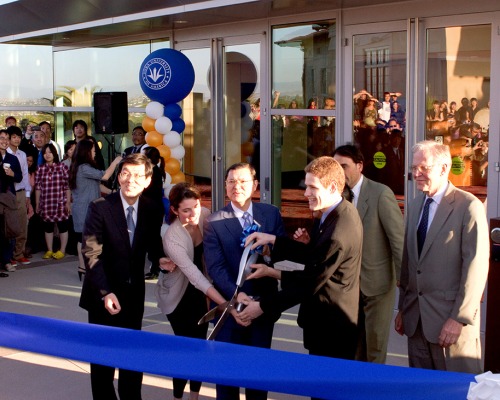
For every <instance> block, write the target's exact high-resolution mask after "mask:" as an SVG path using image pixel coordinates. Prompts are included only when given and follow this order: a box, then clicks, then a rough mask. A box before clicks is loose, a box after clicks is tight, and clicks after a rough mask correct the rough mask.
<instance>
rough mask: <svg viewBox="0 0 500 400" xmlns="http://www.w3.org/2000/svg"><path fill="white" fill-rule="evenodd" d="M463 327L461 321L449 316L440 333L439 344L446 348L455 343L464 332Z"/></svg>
mask: <svg viewBox="0 0 500 400" xmlns="http://www.w3.org/2000/svg"><path fill="white" fill-rule="evenodd" d="M463 327H464V326H463V324H462V323H461V322H458V321H455V320H454V319H451V318H448V319H447V320H446V322H445V323H444V325H443V328H442V329H441V333H440V334H439V345H440V346H441V347H444V348H446V347H450V346H451V345H452V344H455V343H456V342H457V340H458V338H459V337H460V334H461V333H462V328H463Z"/></svg>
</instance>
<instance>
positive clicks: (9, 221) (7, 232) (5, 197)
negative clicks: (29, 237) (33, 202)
mask: <svg viewBox="0 0 500 400" xmlns="http://www.w3.org/2000/svg"><path fill="white" fill-rule="evenodd" d="M0 230H1V233H2V235H3V236H4V237H5V238H7V239H15V238H16V237H17V236H19V235H20V234H21V231H22V229H21V224H20V222H19V218H18V216H17V201H16V196H15V195H14V194H13V193H11V192H6V193H0Z"/></svg>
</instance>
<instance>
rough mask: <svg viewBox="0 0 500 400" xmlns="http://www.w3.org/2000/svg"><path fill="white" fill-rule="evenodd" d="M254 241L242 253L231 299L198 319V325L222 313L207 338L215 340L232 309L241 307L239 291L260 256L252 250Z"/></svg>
mask: <svg viewBox="0 0 500 400" xmlns="http://www.w3.org/2000/svg"><path fill="white" fill-rule="evenodd" d="M253 243H254V241H252V242H251V243H249V244H248V245H247V246H246V247H245V250H243V254H242V255H241V260H240V268H239V271H238V279H237V280H236V290H235V291H234V294H233V297H231V300H229V301H226V302H225V303H222V304H219V305H218V306H217V307H214V308H212V309H211V310H210V311H209V312H207V313H206V314H205V315H204V316H203V317H202V318H201V319H200V320H199V321H198V325H201V324H204V323H206V322H209V321H211V320H213V319H214V318H216V317H217V316H218V315H220V318H219V320H218V321H217V324H215V327H214V329H213V331H212V332H211V333H210V335H209V336H208V339H207V340H214V339H215V337H216V336H217V334H218V333H219V331H220V330H221V328H222V326H223V325H224V322H225V321H226V319H227V317H228V316H229V314H230V313H231V310H232V309H233V308H236V310H238V309H239V307H240V303H238V293H239V291H240V289H241V287H242V286H243V284H244V283H245V280H246V278H247V276H248V275H250V273H251V272H252V268H251V267H250V266H251V265H252V264H255V262H256V261H257V257H258V256H259V254H258V253H257V252H256V251H251V250H250V248H251V247H252V244H253Z"/></svg>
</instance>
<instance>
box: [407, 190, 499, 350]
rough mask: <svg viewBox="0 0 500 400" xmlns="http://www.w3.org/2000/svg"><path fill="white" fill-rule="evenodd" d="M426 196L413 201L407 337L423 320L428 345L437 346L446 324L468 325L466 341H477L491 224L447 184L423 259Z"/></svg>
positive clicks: (409, 225) (409, 230)
mask: <svg viewBox="0 0 500 400" xmlns="http://www.w3.org/2000/svg"><path fill="white" fill-rule="evenodd" d="M424 199H425V195H424V194H423V193H422V194H420V195H418V196H417V197H416V198H415V200H413V201H412V202H411V204H410V206H409V210H408V222H407V226H406V233H405V246H404V252H403V263H402V266H401V287H400V298H399V310H400V311H401V312H402V316H403V326H404V331H405V334H406V335H407V336H408V337H411V336H413V334H414V333H415V329H416V327H417V324H418V321H419V319H421V321H422V329H423V333H424V335H425V337H426V339H427V340H428V341H429V342H431V343H439V333H440V332H441V328H442V327H443V324H444V323H445V322H446V320H447V319H448V318H452V319H454V320H456V321H458V322H462V323H463V324H467V326H465V327H464V329H463V330H462V335H471V337H478V335H479V325H480V324H479V316H480V312H479V307H480V302H481V296H482V294H483V290H484V286H485V283H486V277H487V274H488V262H489V238H488V224H487V220H486V213H485V210H484V206H483V204H482V203H481V201H479V200H478V199H477V198H476V197H475V196H473V195H472V194H470V193H467V192H464V191H463V190H460V189H457V188H456V187H455V186H453V184H451V183H448V188H447V190H446V192H445V195H444V197H443V200H442V201H441V203H440V204H439V206H438V208H437V210H436V214H435V216H434V219H433V221H432V223H431V225H430V227H429V230H428V232H427V236H426V239H425V243H424V247H423V249H422V253H421V255H420V257H419V256H418V250H417V225H418V222H419V218H420V213H421V210H422V207H423V203H424Z"/></svg>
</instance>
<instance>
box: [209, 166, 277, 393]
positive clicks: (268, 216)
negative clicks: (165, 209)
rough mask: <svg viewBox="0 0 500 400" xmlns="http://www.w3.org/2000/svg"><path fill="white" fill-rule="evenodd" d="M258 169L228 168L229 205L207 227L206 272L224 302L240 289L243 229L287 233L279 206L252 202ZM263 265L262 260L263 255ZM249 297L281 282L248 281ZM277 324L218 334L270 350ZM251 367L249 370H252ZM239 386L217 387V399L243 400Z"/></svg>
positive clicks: (228, 327)
mask: <svg viewBox="0 0 500 400" xmlns="http://www.w3.org/2000/svg"><path fill="white" fill-rule="evenodd" d="M255 175H256V174H255V169H254V168H253V166H251V165H250V164H247V163H238V164H234V165H232V166H230V167H229V168H228V170H227V172H226V194H227V197H228V198H229V200H230V203H229V204H228V205H227V206H226V207H224V208H222V209H221V210H219V211H217V212H215V213H214V214H212V215H211V216H210V217H209V218H208V222H206V223H205V226H204V235H203V248H204V254H205V264H206V267H207V271H208V274H209V275H210V277H211V278H212V280H213V283H214V286H215V288H216V289H217V290H218V291H219V292H220V293H222V295H223V296H224V297H225V298H226V299H230V298H231V297H232V296H233V294H234V292H235V290H236V281H237V279H238V271H239V265H240V259H241V256H242V254H243V250H244V249H243V247H242V246H241V243H242V240H243V241H244V239H245V236H244V228H247V229H248V228H249V227H251V226H252V225H253V224H255V225H256V226H259V227H260V231H261V232H266V233H270V234H273V235H277V236H283V235H284V234H285V230H284V228H283V221H282V219H281V215H280V212H279V210H278V208H277V207H275V206H273V205H270V204H264V203H257V202H253V201H252V195H253V194H254V193H255V191H256V190H257V185H258V181H257V179H256V176H255ZM259 258H260V259H261V261H260V262H262V257H259ZM242 291H244V292H245V293H246V294H248V295H249V296H254V297H257V296H262V295H264V294H266V295H267V294H271V293H276V292H277V291H278V281H277V280H276V279H272V278H265V279H261V280H255V281H247V282H245V284H244V285H243V287H242ZM273 328H274V320H271V319H265V318H260V319H257V320H255V321H253V322H252V324H251V325H250V326H247V327H244V326H240V325H238V324H237V323H236V321H235V320H234V319H233V318H228V319H227V320H226V321H225V323H224V325H223V326H222V329H221V330H220V332H219V333H218V335H217V336H216V338H215V339H216V340H217V341H220V342H229V343H236V344H243V345H248V346H256V347H264V348H270V347H271V342H272V336H273ZM249 368H251V366H249ZM239 398H240V397H239V388H237V387H232V386H223V385H217V399H219V400H220V399H239ZM246 398H247V400H253V399H266V398H267V392H266V391H261V390H255V389H246Z"/></svg>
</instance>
